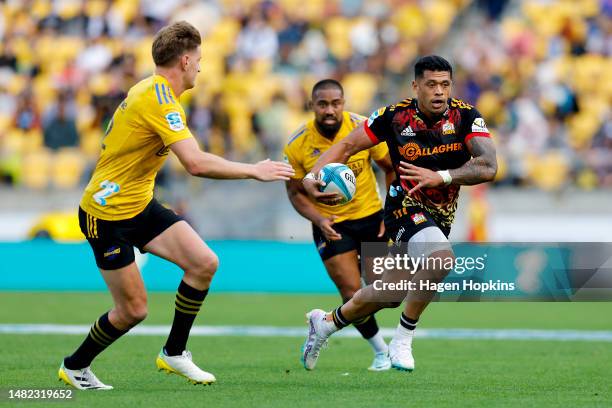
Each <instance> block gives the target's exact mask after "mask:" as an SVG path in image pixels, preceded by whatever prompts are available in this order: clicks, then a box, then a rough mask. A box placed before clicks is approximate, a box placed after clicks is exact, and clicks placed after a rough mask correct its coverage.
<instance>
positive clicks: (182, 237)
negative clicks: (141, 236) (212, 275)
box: [143, 220, 218, 272]
mask: <svg viewBox="0 0 612 408" xmlns="http://www.w3.org/2000/svg"><path fill="white" fill-rule="evenodd" d="M143 249H144V250H145V251H147V252H151V253H152V254H155V255H157V256H159V257H161V258H164V259H166V260H168V261H170V262H172V263H174V264H176V265H178V266H179V267H180V268H181V269H183V270H184V271H192V270H198V269H201V268H203V267H207V268H212V269H215V268H216V265H217V264H218V258H217V256H216V255H215V253H214V252H213V251H212V250H211V249H210V248H209V247H208V245H206V243H205V242H204V241H203V240H202V238H200V236H199V235H198V234H197V232H195V230H194V229H193V228H191V226H190V225H189V224H188V223H187V222H186V221H184V220H181V221H179V222H176V223H174V224H172V225H171V226H170V227H168V228H167V229H165V230H164V231H163V232H162V233H160V234H159V235H157V236H156V237H155V238H153V239H152V240H151V241H149V242H148V243H147V244H146V245H144V247H143ZM213 272H214V271H213Z"/></svg>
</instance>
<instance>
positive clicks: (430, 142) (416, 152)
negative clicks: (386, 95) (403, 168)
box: [364, 99, 491, 228]
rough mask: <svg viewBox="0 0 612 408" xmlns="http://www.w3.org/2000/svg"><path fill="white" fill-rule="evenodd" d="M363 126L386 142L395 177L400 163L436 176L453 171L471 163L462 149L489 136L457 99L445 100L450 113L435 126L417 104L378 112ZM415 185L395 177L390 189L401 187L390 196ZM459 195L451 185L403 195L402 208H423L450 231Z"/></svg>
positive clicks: (474, 113) (475, 113)
mask: <svg viewBox="0 0 612 408" xmlns="http://www.w3.org/2000/svg"><path fill="white" fill-rule="evenodd" d="M364 126H365V131H366V133H367V134H368V136H369V137H370V139H371V140H372V141H373V142H374V143H380V142H386V145H387V146H388V147H389V154H390V156H391V161H392V162H393V167H394V168H395V169H396V173H397V169H398V166H399V162H400V161H405V162H408V163H411V164H414V165H415V166H419V167H424V168H427V169H431V170H434V171H438V170H447V169H456V168H458V167H461V166H462V165H463V164H464V163H465V162H467V161H468V160H470V158H471V155H470V152H469V150H468V148H467V144H466V143H467V142H468V141H469V140H470V139H471V138H473V137H491V135H490V134H489V130H488V129H487V125H486V124H485V121H484V119H483V118H482V116H481V115H480V112H478V110H476V108H474V107H473V106H471V105H469V104H467V103H465V102H463V101H461V100H459V99H449V100H448V109H447V110H446V112H444V114H443V115H441V116H440V118H439V119H438V120H435V121H430V120H429V119H428V118H427V116H425V115H424V114H423V113H422V112H420V111H419V108H418V103H417V100H416V99H405V100H403V101H402V102H400V103H398V104H396V105H390V106H386V107H382V108H380V109H378V110H376V111H375V112H374V113H372V115H371V116H370V118H369V119H368V121H367V122H366V123H365V124H364ZM400 180H401V181H400ZM415 185H416V183H415V182H412V181H407V180H402V179H400V177H399V173H397V179H396V181H395V182H394V186H396V187H399V188H398V189H392V190H391V192H397V191H402V190H403V191H405V192H406V191H409V190H410V189H411V188H412V187H414V186H415ZM458 196H459V186H458V185H455V184H451V185H448V186H441V187H437V188H422V189H421V190H419V191H417V192H415V193H414V194H413V195H407V194H406V195H405V196H404V200H403V205H404V207H410V206H417V207H422V208H425V209H426V210H428V211H429V212H430V213H431V215H432V217H434V218H435V220H436V221H437V222H438V224H439V225H441V226H444V227H448V228H450V226H451V224H452V222H453V219H454V217H455V210H456V208H457V199H458ZM398 214H404V215H405V214H406V212H400V213H398Z"/></svg>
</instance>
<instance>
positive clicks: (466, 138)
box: [464, 132, 491, 143]
mask: <svg viewBox="0 0 612 408" xmlns="http://www.w3.org/2000/svg"><path fill="white" fill-rule="evenodd" d="M473 137H491V134H489V133H485V132H473V133H468V135H467V136H466V137H465V139H464V140H465V142H466V143H467V141H468V140H470V139H471V138H473Z"/></svg>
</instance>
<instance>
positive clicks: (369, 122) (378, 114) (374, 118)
mask: <svg viewBox="0 0 612 408" xmlns="http://www.w3.org/2000/svg"><path fill="white" fill-rule="evenodd" d="M385 109H386V108H385V107H382V108H380V109H378V110H377V111H376V112H374V113H372V114H371V115H370V117H369V118H368V127H370V126H372V123H374V121H375V120H376V118H378V117H379V116H380V115H382V114H383V113H385Z"/></svg>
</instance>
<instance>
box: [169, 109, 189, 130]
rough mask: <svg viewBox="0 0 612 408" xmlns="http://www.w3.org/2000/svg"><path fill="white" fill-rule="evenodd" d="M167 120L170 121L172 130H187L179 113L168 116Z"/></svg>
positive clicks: (171, 113)
mask: <svg viewBox="0 0 612 408" xmlns="http://www.w3.org/2000/svg"><path fill="white" fill-rule="evenodd" d="M166 120H167V121H168V125H170V129H171V130H174V131H175V132H178V131H179V130H183V129H185V125H184V124H183V120H182V119H181V115H180V113H178V112H170V113H168V114H167V115H166Z"/></svg>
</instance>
